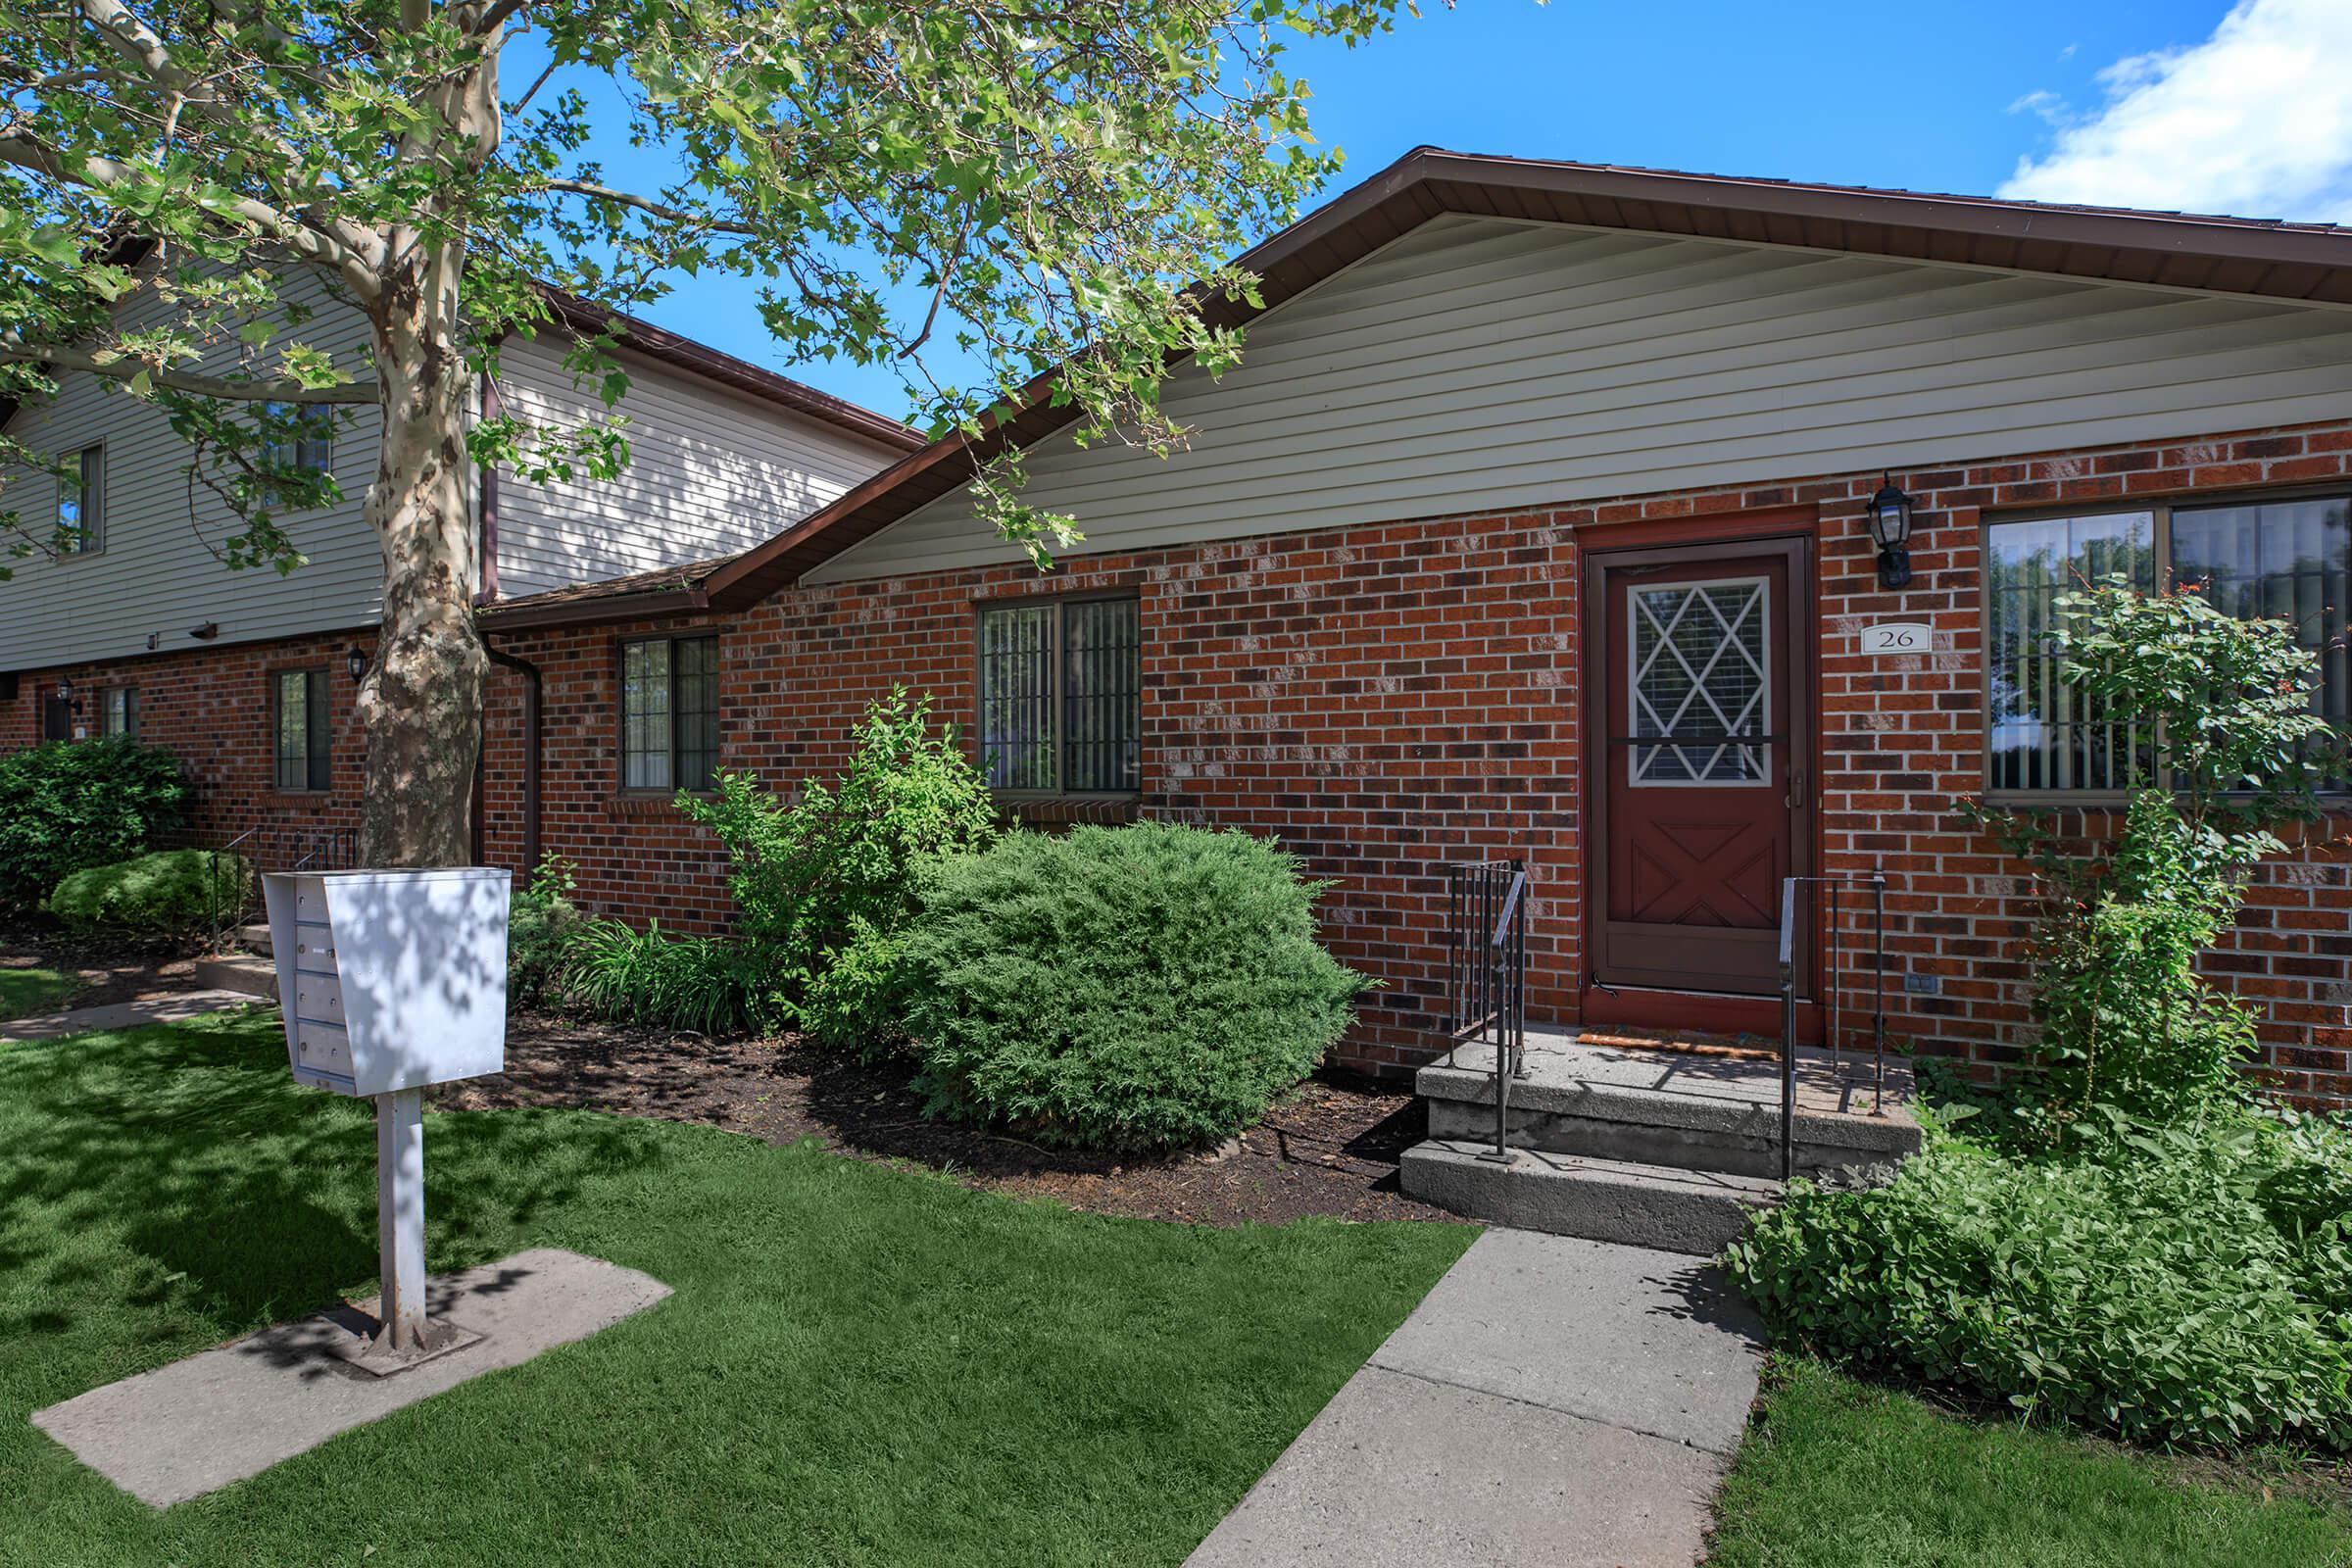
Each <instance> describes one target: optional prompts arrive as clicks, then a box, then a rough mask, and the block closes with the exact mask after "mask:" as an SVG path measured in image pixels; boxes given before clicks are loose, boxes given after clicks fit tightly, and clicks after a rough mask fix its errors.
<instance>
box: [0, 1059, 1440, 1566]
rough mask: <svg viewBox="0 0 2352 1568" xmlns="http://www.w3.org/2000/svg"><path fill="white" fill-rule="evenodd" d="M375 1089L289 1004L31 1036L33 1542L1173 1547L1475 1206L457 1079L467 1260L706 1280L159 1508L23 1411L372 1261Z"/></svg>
mask: <svg viewBox="0 0 2352 1568" xmlns="http://www.w3.org/2000/svg"><path fill="white" fill-rule="evenodd" d="M368 1115H369V1112H368V1106H367V1105H366V1104H365V1103H355V1102H351V1101H345V1100H341V1099H337V1098H334V1097H331V1096H328V1095H324V1094H319V1093H315V1092H311V1091H305V1090H298V1089H295V1088H293V1087H292V1086H291V1085H290V1084H289V1083H288V1081H287V1078H286V1059H285V1048H284V1043H283V1037H282V1035H281V1034H280V1033H279V1030H278V1025H277V1023H276V1020H275V1019H274V1017H271V1016H267V1015H265V1016H259V1017H256V1016H252V1015H243V1016H237V1015H222V1016H220V1017H216V1018H211V1019H205V1020H200V1021H198V1022H195V1023H191V1024H184V1025H175V1026H172V1027H166V1028H154V1029H144V1030H138V1031H133V1032H128V1033H123V1034H114V1035H84V1036H81V1037H78V1038H75V1039H73V1040H68V1041H63V1042H53V1043H45V1044H39V1045H24V1046H8V1047H0V1563H11V1564H14V1563H25V1564H35V1563H37V1564H40V1565H42V1568H68V1565H73V1564H91V1565H97V1564H103V1565H106V1568H117V1565H121V1564H128V1563H139V1564H165V1563H170V1564H177V1565H181V1568H196V1565H200V1564H237V1565H240V1568H242V1565H247V1564H275V1563H300V1564H328V1563H358V1562H361V1561H362V1560H363V1559H364V1560H365V1561H366V1562H368V1564H369V1565H371V1568H395V1565H405V1564H426V1563H432V1564H456V1565H467V1568H472V1565H487V1564H502V1563H515V1564H523V1563H528V1564H545V1563H552V1562H562V1563H564V1564H567V1565H570V1564H595V1563H615V1564H627V1565H630V1568H645V1565H650V1564H657V1563H744V1564H782V1563H825V1564H836V1563H839V1564H852V1563H873V1564H932V1563H938V1564H980V1563H1007V1564H1015V1563H1017V1564H1042V1563H1105V1564H1108V1563H1118V1564H1137V1563H1168V1564H1174V1563H1179V1562H1181V1561H1182V1559H1183V1558H1184V1556H1185V1555H1186V1553H1187V1552H1188V1551H1189V1550H1190V1548H1191V1547H1192V1546H1193V1545H1194V1544H1196V1543H1197V1542H1198V1541H1199V1540H1200V1538H1201V1536H1202V1535H1203V1534H1205V1533H1206V1532H1207V1531H1208V1529H1209V1527H1210V1526H1212V1525H1213V1524H1215V1522H1216V1521H1217V1519H1218V1518H1219V1517H1220V1516H1221V1515H1222V1514H1223V1513H1224V1512H1225V1511H1226V1509H1228V1508H1229V1507H1230V1506H1231V1505H1232V1504H1233V1503H1234V1502H1235V1501H1236V1500H1238V1499H1239V1498H1240V1497H1241V1495H1242V1494H1243V1493H1244V1492H1245V1491H1247V1490H1248V1488H1249V1487H1250V1483H1251V1482H1253V1481H1254V1480H1255V1479H1256V1478H1257V1476H1258V1474H1259V1472H1260V1471H1262V1470H1263V1469H1264V1468H1265V1467H1266V1465H1267V1464H1269V1463H1271V1462H1272V1460H1273V1459H1274V1457H1275V1455H1276V1454H1277V1453H1279V1452H1280V1451H1281V1449H1282V1447H1283V1446H1284V1445H1285V1444H1286V1443H1288V1442H1289V1441H1290V1439H1291V1438H1292V1437H1293V1436H1294V1435H1295V1434H1296V1433H1297V1432H1298V1431H1299V1428H1300V1427H1302V1426H1304V1425H1305V1424H1306V1422H1307V1421H1308V1419H1309V1418H1311V1417H1312V1416H1313V1415H1314V1413H1315V1411H1316V1410H1317V1409H1318V1408H1320V1407H1321V1405H1322V1404H1323V1402H1324V1400H1325V1399H1327V1398H1328V1397H1330V1396H1331V1394H1332V1393H1333V1392H1334V1391H1336V1390H1337V1389H1338V1388H1339V1386H1340V1385H1341V1383H1343V1382H1344V1381H1346V1379H1347V1377H1348V1374H1349V1373H1350V1372H1352V1371H1353V1370H1354V1369H1355V1367H1356V1366H1357V1364H1358V1363H1359V1362H1361V1361H1362V1360H1363V1358H1364V1357H1365V1356H1366V1355H1367V1354H1369V1353H1370V1351H1371V1350H1372V1349H1373V1348H1374V1347H1375V1346H1377V1345H1378V1344H1379V1343H1380V1341H1381V1340H1382V1338H1383V1337H1385V1336H1386V1335H1387V1334H1388V1332H1389V1331H1390V1329H1392V1328H1393V1327H1395V1325H1396V1324H1397V1323H1398V1322H1399V1321H1401V1320H1402V1318H1403V1317H1404V1315H1405V1313H1406V1312H1407V1311H1409V1310H1410V1309H1411V1307H1412V1305H1413V1304H1414V1303H1415V1302H1416V1301H1418V1300H1419V1299H1420V1298H1421V1296H1422V1295H1423V1293H1425V1292H1426V1291H1427V1290H1428V1288H1429V1287H1430V1285H1431V1284H1433V1283H1434V1282H1435V1281H1436V1279H1437V1277H1438V1276H1439V1275H1440V1274H1441V1273H1443V1272H1444V1271H1445V1269H1446V1266H1447V1265H1448V1264H1450V1263H1451V1262H1452V1261H1453V1259H1454V1258H1455V1257H1456V1256H1457V1255H1458V1254H1459V1253H1460V1252H1461V1250H1463V1249H1464V1248H1465V1247H1467V1246H1468V1245H1469V1243H1470V1240H1471V1237H1472V1235H1473V1233H1472V1231H1471V1230H1470V1229H1469V1228H1468V1227H1464V1226H1450V1225H1448V1226H1435V1225H1361V1226H1351V1225H1343V1224H1338V1223H1323V1222H1309V1223H1303V1224H1299V1225H1294V1226H1288V1227H1283V1228H1279V1229H1270V1228H1246V1229H1238V1230H1225V1231H1219V1230H1209V1229H1200V1228H1193V1227H1187V1226H1178V1225H1163V1224H1153V1223H1150V1222H1146V1221H1139V1220H1122V1219H1110V1218H1101V1217H1095V1216H1089V1215H1080V1214H1074V1213H1069V1212H1066V1211H1063V1210H1059V1209H1055V1208H1051V1207H1047V1206H1044V1205H1040V1204H1031V1203H1021V1202H1016V1201H1010V1200H1006V1199H1003V1198H998V1197H993V1196H989V1195H984V1194H978V1193H973V1192H969V1191H966V1190H965V1189H963V1188H961V1187H958V1186H956V1185H955V1184H953V1183H951V1182H949V1181H946V1180H944V1179H941V1178H937V1177H932V1176H927V1175H921V1174H910V1173H906V1172H900V1171H894V1170H888V1169H883V1168H880V1167H877V1166H873V1165H869V1164H863V1163H859V1162H857V1161H853V1160H848V1159H843V1158H839V1157H834V1156H829V1155H826V1154H823V1153H819V1152H816V1151H814V1150H813V1149H809V1148H801V1149H790V1150H778V1149H772V1148H769V1147H767V1146H766V1145H763V1144H760V1143H759V1142H757V1141H754V1140H751V1139H747V1138H742V1137H737V1136H733V1135H730V1134H726V1133H721V1132H716V1131H711V1130H709V1129H704V1128H696V1127H685V1126H675V1125H669V1124H664V1123H660V1122H653V1121H640V1120H631V1119H627V1118H620V1117H611V1116H603V1115H597V1114H592V1113H588V1112H574V1111H560V1112H558V1111H550V1112H528V1111H496V1112H474V1113H465V1114H450V1115H439V1116H434V1117H431V1118H429V1119H428V1121H427V1123H426V1134H425V1139H426V1151H427V1152H426V1171H427V1181H428V1225H429V1236H428V1245H429V1252H430V1261H431V1263H432V1266H433V1267H434V1268H436V1269H446V1268H455V1267H461V1266H465V1265H468V1264H472V1263H477V1262H481V1261H484V1260H487V1259H490V1258H494V1257H499V1256H503V1255H505V1254H507V1253H509V1252H513V1251H515V1250H518V1249H521V1248H525V1247H531V1246H541V1245H550V1246H558V1247H568V1248H572V1249H575V1250H579V1251H582V1252H587V1253H591V1254H593V1255H596V1256H599V1257H606V1258H610V1259H612V1260H613V1261H614V1262H616V1263H621V1264H625V1265H627V1266H628V1267H631V1268H636V1269H643V1270H644V1271H646V1272H647V1273H649V1274H652V1275H654V1276H655V1277H656V1278H658V1279H661V1280H663V1281H665V1282H667V1283H668V1284H669V1285H671V1286H672V1287H674V1288H675V1290H676V1295H675V1296H673V1297H671V1298H670V1299H668V1300H666V1301H664V1302H662V1304H660V1305H658V1306H656V1307H654V1308H653V1309H651V1310H649V1311H647V1312H644V1313H641V1314H639V1315H638V1316H636V1317H633V1318H630V1319H628V1320H626V1321H624V1322H622V1323H620V1324H618V1325H616V1326H615V1327H613V1328H611V1329H608V1330H606V1331H605V1332H604V1333H602V1334H599V1335H597V1336H595V1337H594V1338H592V1339H589V1340H586V1341H583V1342H581V1343H579V1344H576V1345H572V1346H568V1347H564V1348H560V1349H557V1350H554V1351H551V1352H549V1353H548V1354H546V1355H543V1356H541V1357H539V1358H538V1359H537V1360H535V1361H533V1362H531V1363H529V1364H528V1365H525V1366H522V1367H517V1368H515V1369H513V1370H510V1371H505V1372H497V1373H492V1374H489V1375H487V1376H484V1377H482V1378H480V1379H477V1380H475V1381H473V1382H470V1383H468V1384H466V1385H465V1386H463V1387H462V1388H459V1389H457V1390H454V1391H452V1392H450V1393H448V1394H445V1395H442V1396H440V1397H435V1398H432V1399H428V1400H426V1401H424V1402H422V1403H420V1404H417V1405H414V1406H411V1407H410V1408H408V1409H406V1410H403V1411H401V1412H399V1413H397V1414H395V1415H393V1416H391V1417H389V1418H387V1419H385V1420H383V1421H381V1422H378V1423H376V1424H374V1425H372V1426H369V1427H365V1428H362V1429H360V1430H358V1431H356V1432H352V1433H348V1434H346V1435H344V1436H343V1437H341V1438H338V1439H336V1440H335V1441H334V1442H332V1443H330V1444H328V1445H326V1446H324V1447H323V1448H320V1449H318V1450H316V1451H314V1452H312V1453H309V1454H305V1455H303V1456H302V1457H300V1458H298V1459H295V1460H292V1461H290V1462H288V1463H286V1464H283V1465H280V1466H278V1467H277V1468H275V1469H273V1470H271V1471H269V1472H267V1473H265V1474H264V1475H262V1476H259V1477H257V1478H255V1479H253V1480H251V1481H247V1482H244V1483H241V1484H239V1485H237V1486H234V1487H230V1488H228V1489H226V1490H224V1491H222V1492H220V1493H216V1494H214V1495H211V1496H208V1497H202V1498H198V1499H196V1500H194V1501H191V1502H186V1503H182V1504H179V1505H178V1506H176V1507H173V1508H171V1509H169V1510H167V1511H164V1512H160V1513H159V1512H156V1511H154V1510H151V1509H149V1508H147V1507H146V1506H145V1505H143V1504H141V1503H138V1502H136V1501H133V1500H132V1499H131V1498H130V1497H128V1496H127V1495H123V1494H122V1493H119V1492H117V1491H116V1490H115V1489H114V1488H113V1487H112V1486H110V1485H109V1484H108V1483H106V1482H105V1481H103V1480H101V1479H99V1478H98V1477H97V1476H96V1475H94V1474H92V1473H90V1472H88V1471H86V1470H84V1469H82V1468H81V1467H80V1465H79V1464H77V1463H76V1462H75V1461H74V1460H73V1458H72V1457H71V1456H70V1455H69V1454H68V1453H67V1452H66V1450H65V1449H63V1448H61V1447H59V1446H56V1445H55V1444H53V1443H52V1442H51V1441H50V1440H49V1439H48V1438H47V1437H45V1436H43V1435H42V1434H40V1433H39V1432H38V1431H36V1430H35V1429H34V1428H32V1427H31V1426H30V1425H29V1424H28V1423H27V1421H26V1419H25V1418H26V1415H27V1414H28V1413H29V1412H30V1411H32V1410H34V1409H36V1408H39V1407H41V1406H43V1405H46V1404H49V1403H52V1402H54V1401H56V1400H58V1399H63V1398H67V1397H71V1396H73V1395H75V1394H79V1393H81V1392H82V1391H84V1390H86V1389H90V1388H94V1387H96V1386H98V1385H100V1384H104V1383H107V1382H111V1381H112V1380H114V1379H116V1378H120V1377H123V1376H125V1375H126V1374H129V1373H132V1372H137V1371H140V1370H142V1369H145V1368H149V1367H154V1366H158V1365H161V1364H164V1363H166V1362H169V1361H172V1360H174V1359H177V1358H178V1357H180V1356H183V1355H187V1354H189V1353H190V1352H192V1351H195V1350H199V1349H202V1348H207V1347H209V1346H212V1345H215V1344H218V1343H220V1342H221V1341H224V1340H227V1339H230V1338H233V1337H235V1336H237V1335H239V1334H242V1333H244V1332H245V1331H247V1330H250V1329H253V1328H257V1327H260V1326H261V1325H263V1324H266V1323H270V1322H272V1321H277V1320H282V1319H287V1318H293V1317H298V1316H301V1315H303V1314H305V1313H308V1312H310V1311H313V1310H315V1309H317V1308H319V1307H320V1306H323V1305H326V1304H328V1303H330V1302H331V1301H332V1300H333V1299H335V1297H336V1295H337V1294H338V1293H339V1292H345V1291H349V1292H353V1293H356V1294H361V1295H366V1294H370V1293H371V1291H372V1281H373V1276H374V1272H375V1240H374V1216H375V1210H374V1188H373V1180H374V1175H373V1157H374V1146H373V1134H372V1129H371V1124H370V1122H369V1119H368Z"/></svg>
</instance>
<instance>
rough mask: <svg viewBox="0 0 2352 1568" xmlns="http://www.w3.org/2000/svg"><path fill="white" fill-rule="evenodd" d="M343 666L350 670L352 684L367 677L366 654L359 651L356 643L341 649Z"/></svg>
mask: <svg viewBox="0 0 2352 1568" xmlns="http://www.w3.org/2000/svg"><path fill="white" fill-rule="evenodd" d="M343 667H344V668H345V669H348V670H350V671H351V679H352V683H353V684H354V685H357V684H358V683H359V682H361V681H363V680H366V679H367V678H368V656H367V655H366V654H364V653H362V652H361V651H360V645H359V644H358V643H353V644H352V645H351V646H350V647H349V648H346V649H344V650H343Z"/></svg>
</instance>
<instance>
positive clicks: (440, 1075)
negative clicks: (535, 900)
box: [262, 866, 509, 1096]
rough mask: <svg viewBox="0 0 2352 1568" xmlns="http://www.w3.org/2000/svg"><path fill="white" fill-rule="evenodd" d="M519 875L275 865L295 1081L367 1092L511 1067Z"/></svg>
mask: <svg viewBox="0 0 2352 1568" xmlns="http://www.w3.org/2000/svg"><path fill="white" fill-rule="evenodd" d="M508 882H509V878H508V873H507V872H505V871H502V870H496V869H493V868H490V867H484V866H458V867H452V868H450V869H447V870H429V871H329V872H324V873H321V874H304V873H299V872H270V873H268V874H266V875H264V877H263V878H262V891H263V897H264V899H265V900H266V901H267V903H268V905H269V910H270V948H271V951H272V952H273V953H274V954H275V955H276V957H277V995H278V1003H279V1010H280V1011H281V1012H282V1013H283V1014H284V1015H285V1021H286V1055H287V1059H288V1060H289V1061H290V1063H291V1064H292V1066H293V1069H294V1078H295V1081H296V1082H298V1083H304V1084H309V1085H311V1086H312V1087H314V1088H318V1089H329V1090H332V1091H334V1092H335V1093H337V1094H343V1095H363V1096H366V1095H383V1094H390V1093H393V1092H394V1091H396V1090H401V1089H417V1088H421V1087H422V1086H424V1085H426V1084H438V1083H447V1082H450V1081H451V1080H453V1079H458V1078H474V1077H479V1076H481V1075H483V1074H486V1073H495V1072H500V1071H503V1070H504V1069H505V1067H506V1054H507V1052H506V1046H507V900H508V893H509V886H508Z"/></svg>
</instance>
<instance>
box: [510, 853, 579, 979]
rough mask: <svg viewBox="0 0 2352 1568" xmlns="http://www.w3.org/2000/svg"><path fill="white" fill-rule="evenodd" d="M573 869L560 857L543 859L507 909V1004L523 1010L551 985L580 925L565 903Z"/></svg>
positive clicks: (568, 899) (576, 910)
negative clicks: (521, 1007) (523, 1007)
mask: <svg viewBox="0 0 2352 1568" xmlns="http://www.w3.org/2000/svg"><path fill="white" fill-rule="evenodd" d="M577 875H578V873H577V870H576V868H575V867H574V866H573V865H572V863H571V862H570V861H569V860H566V859H564V858H562V857H560V856H554V855H550V856H545V857H542V858H541V859H540V861H539V868H538V870H537V871H535V872H534V873H532V876H531V879H530V881H529V883H528V884H527V885H526V886H524V887H523V888H522V889H521V890H520V891H518V892H517V893H515V897H514V901H513V903H512V904H511V905H510V906H509V907H508V910H507V1002H508V1005H511V1006H527V1005H531V1004H533V1003H537V1002H541V1001H544V1000H546V999H547V998H548V996H549V995H550V993H551V992H552V991H553V990H554V988H555V987H556V985H557V983H558V981H559V978H560V976H561V973H562V970H563V966H564V956H565V954H566V953H567V952H568V950H569V948H570V946H571V943H572V939H573V938H574V937H576V936H577V935H578V934H579V932H580V928H581V926H582V925H583V923H584V917H583V916H582V915H581V913H580V911H579V907H577V906H576V905H574V904H573V903H572V902H571V890H572V888H573V886H574V885H575V882H576V880H577Z"/></svg>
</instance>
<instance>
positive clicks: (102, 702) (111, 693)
mask: <svg viewBox="0 0 2352 1568" xmlns="http://www.w3.org/2000/svg"><path fill="white" fill-rule="evenodd" d="M117 698H120V699H122V703H123V727H122V728H121V729H117V728H115V701H116V699H117ZM98 733H99V734H100V735H102V736H105V737H106V738H108V739H109V740H112V739H114V738H116V737H118V736H119V737H121V738H123V739H124V740H133V741H135V740H137V739H138V738H139V689H138V688H137V687H136V686H109V687H108V688H106V690H104V691H103V692H100V693H99V694H98ZM272 733H274V732H272Z"/></svg>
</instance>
